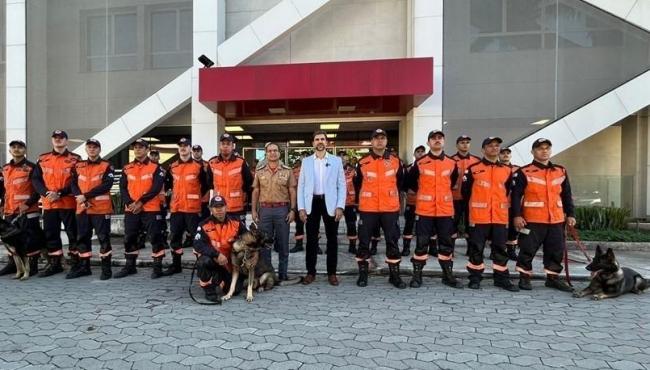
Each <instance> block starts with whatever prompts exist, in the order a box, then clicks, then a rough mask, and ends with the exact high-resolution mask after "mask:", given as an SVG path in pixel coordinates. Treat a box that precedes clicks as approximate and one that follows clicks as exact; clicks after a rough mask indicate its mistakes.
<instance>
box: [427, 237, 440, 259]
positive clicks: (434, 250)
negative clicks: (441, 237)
mask: <svg viewBox="0 0 650 370" xmlns="http://www.w3.org/2000/svg"><path fill="white" fill-rule="evenodd" d="M429 255H430V256H434V257H438V239H429Z"/></svg>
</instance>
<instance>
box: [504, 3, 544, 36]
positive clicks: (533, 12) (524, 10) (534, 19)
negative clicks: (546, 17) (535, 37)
mask: <svg viewBox="0 0 650 370" xmlns="http://www.w3.org/2000/svg"><path fill="white" fill-rule="evenodd" d="M507 4H508V5H507V7H506V31H507V32H521V31H538V30H540V29H541V28H542V7H543V4H541V3H540V2H539V1H538V0H508V1H507Z"/></svg>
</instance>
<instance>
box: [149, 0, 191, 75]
mask: <svg viewBox="0 0 650 370" xmlns="http://www.w3.org/2000/svg"><path fill="white" fill-rule="evenodd" d="M149 18H150V22H149V24H150V27H149V28H150V38H149V45H150V62H149V63H148V64H149V66H150V67H151V68H154V69H157V68H180V67H189V66H191V65H192V4H191V3H182V4H177V5H175V6H173V7H169V6H166V7H164V8H163V7H152V8H151V9H150V17H149Z"/></svg>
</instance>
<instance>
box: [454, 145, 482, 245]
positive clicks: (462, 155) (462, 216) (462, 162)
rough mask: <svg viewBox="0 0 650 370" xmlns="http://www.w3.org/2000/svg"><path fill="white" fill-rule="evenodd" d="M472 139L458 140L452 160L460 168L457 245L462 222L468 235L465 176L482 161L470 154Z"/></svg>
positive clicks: (456, 198)
mask: <svg viewBox="0 0 650 370" xmlns="http://www.w3.org/2000/svg"><path fill="white" fill-rule="evenodd" d="M471 142H472V138H471V137H469V136H467V135H460V136H459V137H458V138H456V149H457V152H456V154H454V155H452V156H451V159H453V160H455V161H456V165H457V166H458V175H459V176H458V180H457V181H456V184H454V208H455V209H456V214H455V215H454V235H452V241H453V242H454V243H455V242H456V239H457V238H459V237H461V235H460V228H459V226H460V224H461V222H462V223H463V224H464V225H465V230H464V233H465V234H467V223H468V220H467V214H466V213H465V206H464V204H465V203H464V202H463V195H462V194H461V191H460V187H461V184H462V182H463V174H464V173H465V170H467V169H468V168H469V166H471V165H473V164H474V163H478V162H480V161H481V158H479V157H477V156H475V155H473V154H471V153H470V152H469V149H470V145H471Z"/></svg>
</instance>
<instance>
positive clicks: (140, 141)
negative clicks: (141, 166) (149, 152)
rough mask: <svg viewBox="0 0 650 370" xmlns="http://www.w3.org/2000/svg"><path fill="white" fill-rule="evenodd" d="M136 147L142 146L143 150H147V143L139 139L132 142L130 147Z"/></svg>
mask: <svg viewBox="0 0 650 370" xmlns="http://www.w3.org/2000/svg"><path fill="white" fill-rule="evenodd" d="M136 145H142V146H144V147H145V148H148V147H149V142H148V141H147V140H145V139H143V138H139V139H138V140H136V141H134V142H133V144H131V146H136Z"/></svg>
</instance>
